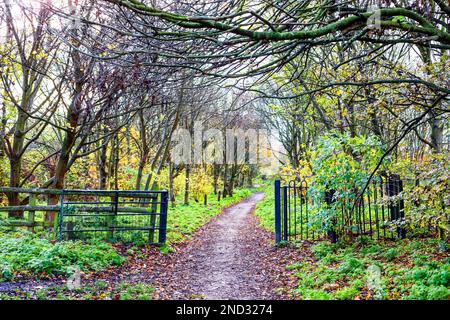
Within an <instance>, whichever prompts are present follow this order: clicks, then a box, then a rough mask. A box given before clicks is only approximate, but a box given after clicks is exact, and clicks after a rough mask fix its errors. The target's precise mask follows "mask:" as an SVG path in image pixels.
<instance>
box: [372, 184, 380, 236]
mask: <svg viewBox="0 0 450 320" xmlns="http://www.w3.org/2000/svg"><path fill="white" fill-rule="evenodd" d="M373 191H374V201H375V203H374V208H375V225H376V227H377V239H378V240H379V239H380V223H379V221H378V192H377V183H376V181H374V183H373Z"/></svg>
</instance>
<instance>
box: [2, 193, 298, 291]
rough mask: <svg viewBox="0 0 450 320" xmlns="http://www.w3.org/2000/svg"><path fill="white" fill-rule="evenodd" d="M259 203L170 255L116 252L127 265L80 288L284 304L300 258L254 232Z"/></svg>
mask: <svg viewBox="0 0 450 320" xmlns="http://www.w3.org/2000/svg"><path fill="white" fill-rule="evenodd" d="M263 197H264V194H263V193H255V194H253V195H252V196H251V197H249V198H248V199H246V200H243V201H241V202H239V203H237V204H234V205H232V206H230V207H229V208H226V209H224V210H223V212H222V213H221V214H220V215H218V216H216V217H215V218H213V219H212V220H211V221H209V222H208V223H207V224H205V225H204V226H203V227H202V228H200V229H199V230H198V231H197V232H196V233H195V234H194V235H193V236H192V237H191V238H190V239H188V240H186V241H184V242H183V243H180V244H178V245H176V246H175V247H174V252H172V253H169V254H167V253H162V252H160V250H159V249H157V248H155V247H148V248H143V249H138V250H137V252H135V253H133V254H131V255H130V254H129V253H127V248H120V247H119V249H121V250H123V254H124V255H128V260H127V262H126V263H125V264H124V265H122V266H121V267H114V268H110V269H108V270H105V271H102V272H99V273H93V274H86V275H83V277H82V287H96V286H95V284H96V283H99V282H102V283H103V285H102V286H101V288H97V289H95V293H91V294H90V295H89V298H93V299H115V298H118V297H117V296H114V292H115V290H114V287H115V286H117V285H118V284H120V283H128V284H145V285H148V286H149V287H152V288H153V289H154V291H152V298H153V299H289V298H290V297H289V294H288V292H289V291H290V289H291V288H293V287H294V286H295V278H294V277H292V275H291V274H290V273H289V272H286V265H287V264H290V263H292V262H293V260H297V259H298V258H299V257H298V256H297V254H295V252H294V251H293V250H291V249H289V248H276V247H275V245H274V241H273V234H272V233H270V232H268V231H265V230H263V229H262V228H260V227H259V223H258V220H257V218H256V217H255V215H254V214H253V212H254V209H255V205H256V203H257V202H258V201H260V200H262V199H263ZM3 286H4V287H3V288H2V284H0V293H1V292H2V291H3V293H6V294H8V293H9V294H12V293H14V295H16V296H17V295H21V296H23V297H27V298H35V297H36V294H35V291H36V288H38V289H40V290H42V288H44V289H45V290H46V295H45V296H46V298H54V297H55V296H56V294H59V295H61V288H65V286H64V283H63V280H62V279H60V280H54V281H53V284H52V281H48V280H46V281H42V282H39V281H33V282H29V283H16V284H14V283H9V284H3ZM58 287H59V288H58ZM2 289H3V290H2ZM63 290H64V297H65V298H72V299H73V298H75V299H77V298H83V296H86V292H85V291H84V290H78V291H70V292H69V291H68V290H67V289H63ZM20 292H22V293H20ZM25 293H27V294H26V295H25Z"/></svg>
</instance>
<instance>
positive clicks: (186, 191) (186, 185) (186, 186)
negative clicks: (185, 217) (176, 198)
mask: <svg viewBox="0 0 450 320" xmlns="http://www.w3.org/2000/svg"><path fill="white" fill-rule="evenodd" d="M185 171H186V181H185V183H184V204H185V205H187V204H189V176H190V172H191V165H190V164H186V169H185Z"/></svg>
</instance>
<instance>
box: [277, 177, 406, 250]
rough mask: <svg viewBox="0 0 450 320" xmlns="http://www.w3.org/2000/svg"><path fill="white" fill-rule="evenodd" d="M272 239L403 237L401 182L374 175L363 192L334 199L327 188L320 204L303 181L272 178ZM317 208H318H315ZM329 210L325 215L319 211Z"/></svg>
mask: <svg viewBox="0 0 450 320" xmlns="http://www.w3.org/2000/svg"><path fill="white" fill-rule="evenodd" d="M274 187H275V190H274V192H275V237H276V242H277V243H279V242H281V241H289V240H319V239H326V238H328V239H330V240H331V241H332V242H336V241H337V239H338V238H339V237H342V236H346V237H358V236H368V237H370V238H376V239H381V238H384V239H389V238H391V239H392V238H404V237H405V228H404V217H405V204H404V201H403V199H402V197H401V193H402V191H403V181H402V180H401V179H399V177H398V176H389V177H381V176H380V177H377V179H375V180H374V181H373V182H371V183H370V184H369V186H368V188H367V189H366V191H365V192H364V194H363V195H359V194H358V193H357V191H355V193H354V194H353V195H352V196H351V197H348V198H346V199H336V197H335V193H336V192H335V191H334V190H327V191H326V192H325V193H324V195H323V198H322V199H320V201H321V204H320V206H318V204H319V203H318V200H317V199H316V200H314V201H313V199H312V197H311V195H310V194H309V193H310V192H309V189H308V183H307V182H306V181H305V180H300V181H299V180H292V181H290V182H289V183H287V184H284V185H282V184H281V181H280V180H276V181H275V185H274ZM318 207H320V209H317V208H318ZM321 210H322V211H323V210H329V211H328V214H327V218H325V217H324V216H323V215H320V211H321Z"/></svg>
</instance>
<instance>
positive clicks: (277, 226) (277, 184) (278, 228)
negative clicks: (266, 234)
mask: <svg viewBox="0 0 450 320" xmlns="http://www.w3.org/2000/svg"><path fill="white" fill-rule="evenodd" d="M280 187H281V182H280V180H275V183H274V195H275V242H276V243H280V241H281V212H280V208H281V203H280Z"/></svg>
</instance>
